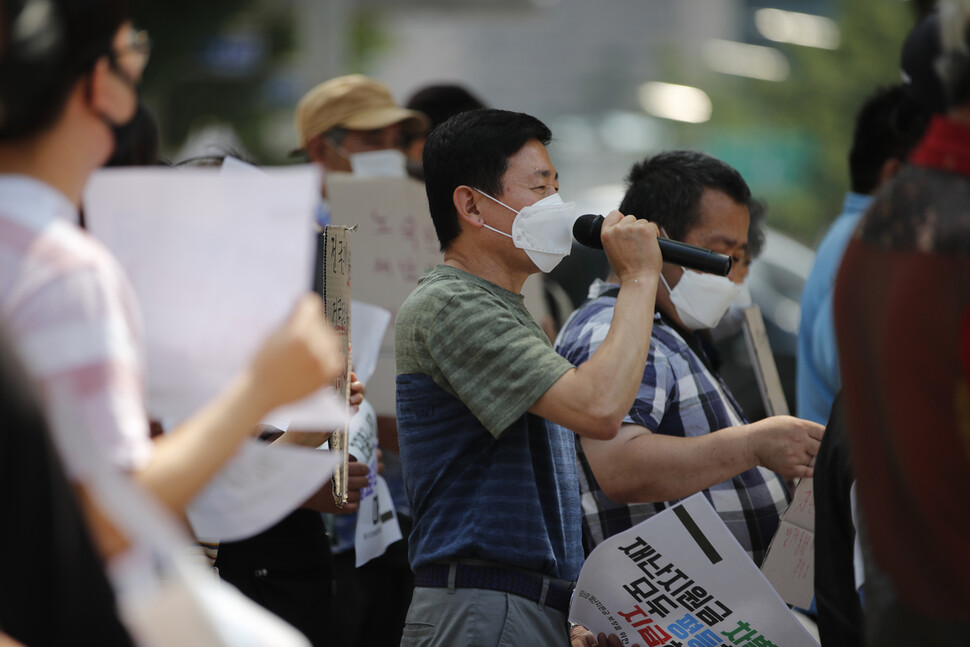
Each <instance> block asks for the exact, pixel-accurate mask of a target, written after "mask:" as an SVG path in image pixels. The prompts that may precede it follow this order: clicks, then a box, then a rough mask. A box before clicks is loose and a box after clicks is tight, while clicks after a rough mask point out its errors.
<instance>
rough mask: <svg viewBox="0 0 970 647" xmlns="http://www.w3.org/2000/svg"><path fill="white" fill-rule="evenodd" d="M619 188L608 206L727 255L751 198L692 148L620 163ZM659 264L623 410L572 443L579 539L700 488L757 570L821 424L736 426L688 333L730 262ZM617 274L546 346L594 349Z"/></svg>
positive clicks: (716, 297)
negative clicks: (609, 426)
mask: <svg viewBox="0 0 970 647" xmlns="http://www.w3.org/2000/svg"><path fill="white" fill-rule="evenodd" d="M628 186H629V188H628V189H627V193H626V195H625V196H624V198H623V202H622V203H621V204H620V211H621V212H623V213H627V214H632V215H635V216H638V217H649V218H650V219H651V220H652V221H653V222H655V223H656V225H657V226H658V227H659V228H660V231H661V234H662V235H666V236H667V237H668V238H670V239H673V240H675V241H681V242H684V243H687V244H689V245H695V246H697V247H701V248H705V249H707V250H713V251H714V252H718V253H721V254H725V255H727V256H730V257H733V259H734V261H735V262H736V263H737V262H738V260H739V259H740V258H741V256H742V254H743V252H744V250H745V249H746V247H747V244H748V219H749V217H748V207H747V203H748V200H749V198H750V197H751V192H750V190H749V189H748V185H747V184H746V183H745V181H744V179H743V178H742V177H741V175H740V174H739V173H738V172H737V171H736V170H735V169H733V168H731V167H730V166H728V165H727V164H725V163H724V162H721V161H719V160H717V159H715V158H713V157H710V156H708V155H705V154H703V153H698V152H692V151H673V152H668V153H662V154H660V155H657V156H655V157H653V158H649V159H647V160H644V161H643V162H640V163H638V164H636V165H634V167H633V169H632V171H631V172H630V175H629V178H628ZM581 242H583V241H581ZM703 255H704V253H703V252H701V253H699V254H695V256H703ZM712 258H714V257H713V255H712ZM664 261H665V262H664V264H663V269H662V272H661V274H660V278H659V281H660V284H659V286H658V288H657V297H656V301H657V303H656V309H657V311H656V313H654V314H653V315H652V322H649V321H645V322H644V323H645V325H646V327H648V328H651V341H650V353H649V356H648V357H647V360H646V362H645V364H644V365H643V367H644V368H643V371H642V374H641V376H640V377H641V382H640V387H639V391H638V393H637V397H636V400H635V401H634V403H633V407H632V408H631V409H630V411H629V412H628V414H627V416H626V417H625V418H624V421H623V422H624V424H623V426H622V427H621V428H620V432H619V433H618V434H617V435H616V436H615V437H613V438H607V439H602V438H589V437H581V438H580V442H579V443H578V444H577V445H576V454H577V457H578V464H579V479H580V486H581V490H582V497H583V512H584V518H583V541H584V547H585V549H586V550H587V551H590V550H592V549H593V548H594V547H595V546H596V545H597V544H599V543H600V542H602V541H603V540H604V539H606V538H608V537H610V536H612V535H614V534H616V533H618V532H622V531H624V530H626V529H628V528H630V527H632V526H634V525H636V524H637V523H639V522H641V521H643V520H644V519H646V518H648V517H650V516H652V515H654V514H656V513H657V512H659V511H661V510H663V509H665V508H667V507H668V506H670V505H672V504H673V503H675V502H676V501H678V500H680V499H683V498H685V497H687V496H690V495H692V494H696V493H697V492H704V493H705V495H706V496H707V498H708V500H709V501H710V502H711V503H712V505H713V506H714V509H715V510H717V512H718V514H719V515H720V516H721V518H722V519H723V520H724V522H725V524H726V525H727V527H728V529H730V531H731V532H732V534H733V535H734V536H735V538H737V540H738V542H739V543H740V544H741V546H742V547H743V548H744V549H745V551H747V553H748V554H749V555H750V556H751V557H752V559H754V561H755V563H758V564H760V563H761V561H762V559H763V558H764V555H765V552H766V551H767V549H768V544H769V542H770V541H771V538H772V536H773V535H774V532H775V529H776V528H777V526H778V519H779V516H780V515H781V513H782V512H783V511H784V510H785V508H786V507H787V505H788V501H789V498H790V497H789V493H788V489H787V487H786V485H785V479H786V478H794V477H802V476H811V475H812V469H811V468H810V467H809V463H810V461H811V458H812V457H813V456H814V455H815V453H816V452H817V450H818V445H819V441H820V440H821V438H822V432H823V427H822V426H821V425H818V424H816V423H814V422H809V421H806V420H799V419H797V418H792V417H790V416H774V417H771V418H767V419H765V420H760V421H758V422H755V423H748V422H747V420H745V418H744V413H743V412H742V411H741V408H740V407H739V406H738V405H737V403H736V402H735V400H734V398H733V397H732V396H731V394H730V392H729V391H728V389H727V386H726V385H725V384H724V382H723V381H721V379H720V377H719V376H718V375H717V373H716V372H715V370H714V368H713V367H712V366H711V364H710V361H709V359H708V357H707V355H706V354H705V352H704V349H703V348H702V345H701V343H700V338H699V334H701V333H702V332H703V331H705V330H707V329H709V328H712V327H713V326H714V325H716V324H717V322H718V321H719V320H720V319H721V317H722V316H723V315H724V313H725V312H726V310H727V308H728V306H729V305H730V304H731V301H732V300H733V299H734V297H735V296H736V295H737V292H738V289H739V286H738V285H737V283H736V282H735V279H737V280H740V279H739V277H738V275H737V274H736V273H737V272H738V270H737V269H733V268H732V269H731V271H730V273H729V274H728V275H727V276H718V275H715V274H708V273H701V272H697V271H694V270H691V269H687V268H685V267H683V266H681V265H679V264H676V263H674V262H671V259H670V258H669V257H667V256H665V257H664ZM715 267H716V264H715V265H712V266H709V269H714V268H715ZM722 269H723V266H722ZM721 273H722V274H723V272H721ZM617 279H618V277H617V275H616V272H615V271H614V272H612V273H611V275H610V276H609V277H608V278H607V280H606V281H601V280H597V281H594V282H593V284H592V285H591V286H590V289H589V298H588V299H587V300H586V302H585V303H583V305H581V306H580V307H579V309H578V310H577V311H576V312H575V313H573V315H572V316H571V317H570V318H569V320H568V321H567V322H566V324H565V326H564V327H563V329H562V331H561V332H560V333H559V338H558V339H557V340H556V350H557V351H559V353H560V354H561V355H563V357H565V358H566V359H568V360H569V361H570V362H572V363H573V364H577V365H579V364H582V362H585V361H586V360H587V359H588V358H589V357H591V356H593V355H594V354H595V353H597V352H598V349H599V347H600V345H601V342H602V340H603V338H604V337H603V336H604V333H605V332H606V331H607V330H609V329H610V327H611V326H612V325H614V324H615V321H616V317H617V314H618V310H617V295H618V294H619V291H618V287H619V286H618V284H617ZM651 323H652V326H651V325H650V324H651ZM593 504H595V509H593V508H592V507H591V506H592V505H593Z"/></svg>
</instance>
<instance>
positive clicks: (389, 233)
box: [327, 173, 442, 416]
mask: <svg viewBox="0 0 970 647" xmlns="http://www.w3.org/2000/svg"><path fill="white" fill-rule="evenodd" d="M327 196H328V197H329V199H330V207H331V215H330V218H331V222H332V223H333V224H335V225H346V226H353V225H358V228H357V230H356V231H355V233H354V298H356V299H358V300H360V301H365V302H367V303H372V304H374V305H377V306H380V307H382V308H384V309H386V310H388V311H390V313H391V324H390V326H388V330H387V333H386V334H385V336H384V341H383V343H382V344H381V352H380V358H379V360H378V363H377V366H378V369H377V371H376V372H375V373H374V375H373V376H372V377H371V379H370V381H369V382H368V383H367V399H368V400H369V401H370V402H371V404H373V405H374V409H375V410H376V411H377V413H378V415H382V416H385V415H386V416H391V415H394V388H395V387H394V375H395V372H394V322H395V320H396V319H397V311H398V310H399V309H400V307H401V304H402V303H404V300H405V299H406V298H407V297H408V295H409V294H411V290H413V289H414V288H415V287H417V285H418V279H419V278H420V277H421V275H422V274H423V273H424V271H425V270H426V269H429V268H431V267H434V266H435V265H436V264H437V263H440V262H441V260H442V256H441V251H440V250H439V246H438V237H437V235H436V234H435V230H434V225H433V224H432V222H431V215H430V214H429V212H428V199H427V196H426V195H425V192H424V185H423V184H422V183H420V182H417V181H415V180H411V179H399V178H358V177H354V176H352V175H350V174H343V173H330V174H328V175H327Z"/></svg>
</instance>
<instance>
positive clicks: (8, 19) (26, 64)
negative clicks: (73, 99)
mask: <svg viewBox="0 0 970 647" xmlns="http://www.w3.org/2000/svg"><path fill="white" fill-rule="evenodd" d="M127 19H128V12H127V6H126V2H125V1H124V0H0V142H11V141H20V140H24V139H28V138H30V137H33V136H35V135H37V134H39V133H41V132H43V131H44V130H46V129H47V128H49V127H50V126H51V125H53V123H54V122H55V121H56V120H57V118H58V117H60V115H61V113H62V112H63V110H64V106H65V105H66V104H67V98H68V96H69V95H70V93H71V90H73V89H74V87H75V85H76V84H77V82H78V81H79V80H80V79H81V78H83V77H84V76H85V75H86V74H88V73H89V72H90V71H91V68H92V66H93V65H94V63H95V62H96V61H97V60H98V59H99V58H100V57H101V56H105V55H108V54H110V53H111V44H112V40H113V39H114V36H115V34H116V33H117V32H118V29H119V28H120V27H121V26H122V25H123V24H124V22H125V21H126V20H127Z"/></svg>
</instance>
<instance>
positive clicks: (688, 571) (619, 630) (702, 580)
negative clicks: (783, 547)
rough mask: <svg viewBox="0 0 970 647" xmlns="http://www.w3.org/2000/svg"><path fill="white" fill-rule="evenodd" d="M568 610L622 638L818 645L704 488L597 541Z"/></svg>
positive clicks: (682, 643) (697, 646)
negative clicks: (720, 515)
mask: <svg viewBox="0 0 970 647" xmlns="http://www.w3.org/2000/svg"><path fill="white" fill-rule="evenodd" d="M569 619H570V620H572V621H573V622H578V623H580V624H583V625H585V626H586V627H587V628H589V629H590V630H591V631H592V632H593V633H594V634H598V633H600V632H604V633H607V634H610V633H613V634H616V635H617V637H619V639H620V641H621V642H622V643H623V644H624V645H632V644H636V643H639V644H641V645H646V646H647V647H659V646H661V645H662V646H664V647H718V646H720V645H726V646H728V647H733V646H737V647H755V646H757V647H773V646H776V647H818V643H816V642H815V640H814V639H813V638H812V636H811V635H810V634H809V633H808V632H807V631H806V630H805V629H804V628H803V627H802V625H801V624H800V623H799V622H798V620H797V619H796V618H795V617H794V616H793V615H792V613H791V611H789V609H788V607H787V606H785V603H784V602H782V600H781V598H779V597H778V594H777V593H776V592H775V590H774V589H773V588H772V587H771V584H769V583H768V581H767V580H766V579H765V577H764V575H762V574H761V571H759V570H758V567H757V566H755V564H754V562H752V561H751V558H750V557H748V555H747V553H745V552H744V550H743V549H742V548H741V546H740V545H739V544H738V542H737V540H735V539H734V537H733V536H732V535H731V533H730V532H729V531H728V529H727V527H726V526H725V525H724V522H722V521H721V519H720V517H718V516H717V513H716V512H715V511H714V508H713V507H711V505H710V503H709V502H708V501H707V499H706V498H705V497H704V495H703V494H695V495H694V496H692V497H690V498H688V499H684V500H683V501H681V502H680V503H678V504H676V505H674V506H673V507H671V508H668V509H667V510H664V511H663V512H661V513H659V514H657V515H655V516H653V517H651V518H650V519H647V520H646V521H644V522H643V523H640V524H638V525H636V526H634V527H633V528H631V529H629V530H626V531H624V532H622V533H619V534H617V535H614V536H613V537H610V538H609V539H607V540H606V541H604V542H603V543H602V544H600V545H599V546H597V547H596V549H595V550H594V551H593V552H592V553H591V554H590V556H589V558H587V560H586V563H585V565H584V566H583V570H582V572H581V573H580V575H579V581H578V582H577V584H576V591H575V592H574V593H573V599H572V603H571V604H570V609H569Z"/></svg>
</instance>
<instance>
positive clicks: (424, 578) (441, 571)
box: [414, 561, 573, 613]
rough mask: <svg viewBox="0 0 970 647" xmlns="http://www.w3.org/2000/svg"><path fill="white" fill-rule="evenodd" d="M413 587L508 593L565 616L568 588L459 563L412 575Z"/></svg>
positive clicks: (505, 570) (548, 579) (530, 576)
mask: <svg viewBox="0 0 970 647" xmlns="http://www.w3.org/2000/svg"><path fill="white" fill-rule="evenodd" d="M414 585H415V586H425V587H431V588H456V589H488V590H490V591H502V592H504V593H511V594H512V595H517V596H519V597H521V598H525V599H527V600H532V601H533V602H538V603H539V604H540V605H545V606H548V607H552V608H553V609H557V610H559V611H562V612H563V613H568V612H569V599H570V597H571V596H572V593H573V587H572V585H569V584H568V583H566V582H565V581H564V580H556V579H554V578H551V577H546V576H543V575H538V574H533V573H527V572H525V571H518V570H515V569H511V568H507V567H504V566H498V565H494V566H492V565H488V564H469V563H465V562H462V561H458V562H450V563H447V564H428V565H426V566H420V567H418V570H417V571H415V573H414Z"/></svg>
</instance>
